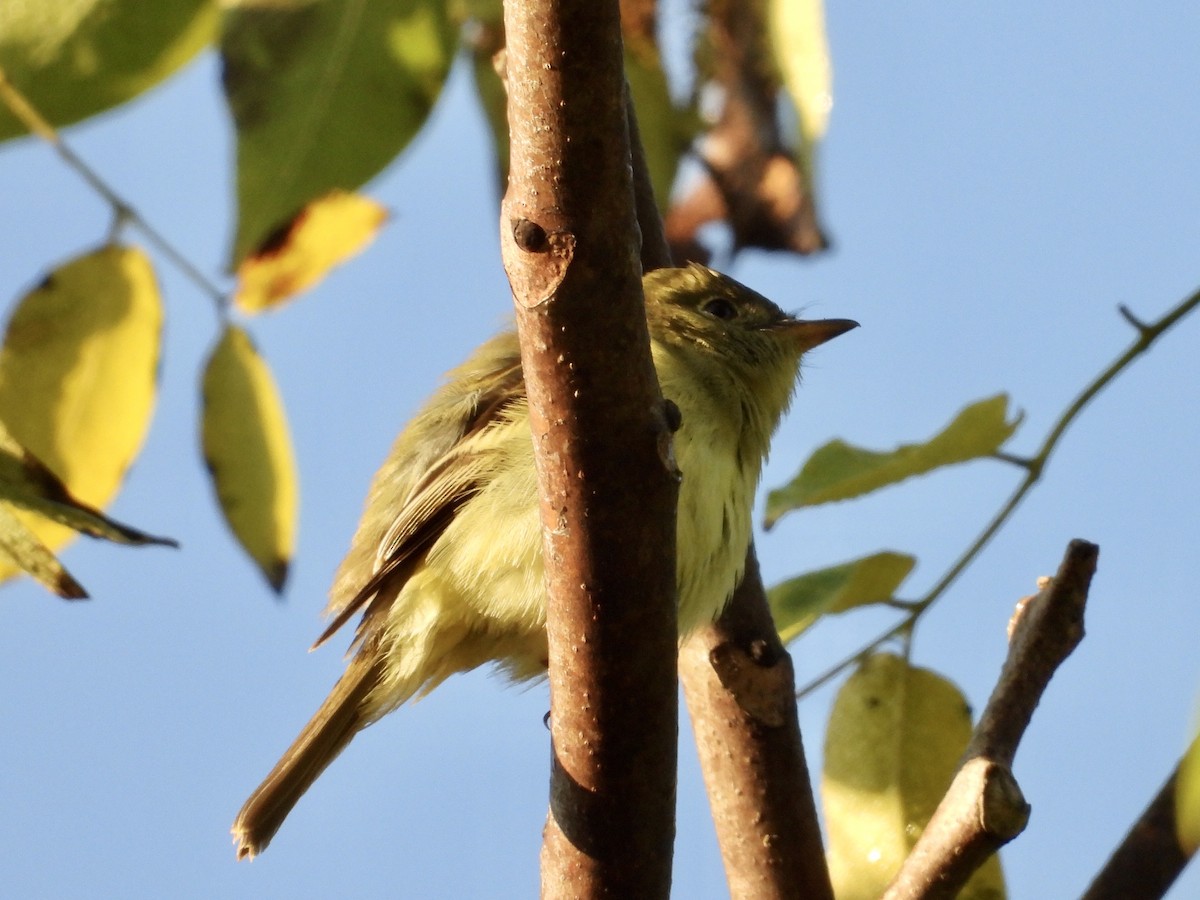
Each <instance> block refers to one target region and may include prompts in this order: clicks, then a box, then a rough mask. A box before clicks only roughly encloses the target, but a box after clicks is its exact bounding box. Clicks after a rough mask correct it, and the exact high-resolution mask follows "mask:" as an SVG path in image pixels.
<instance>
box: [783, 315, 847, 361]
mask: <svg viewBox="0 0 1200 900" xmlns="http://www.w3.org/2000/svg"><path fill="white" fill-rule="evenodd" d="M857 327H858V323H857V322H855V321H854V320H853V319H812V320H809V321H805V320H804V319H795V320H793V321H791V322H788V323H786V324H784V325H783V326H782V329H783V330H784V331H786V332H787V333H788V335H790V336H791V338H792V340H793V341H795V342H796V346H797V347H798V348H799V349H800V352H801V353H807V352H808V351H809V350H811V349H812V348H813V347H819V346H820V345H821V344H823V343H825V342H826V341H831V340H833V339H834V338H835V337H837V336H838V335H839V334H845V333H846V332H847V331H849V330H850V329H851V328H857Z"/></svg>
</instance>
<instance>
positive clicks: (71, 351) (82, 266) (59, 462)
mask: <svg viewBox="0 0 1200 900" xmlns="http://www.w3.org/2000/svg"><path fill="white" fill-rule="evenodd" d="M162 320H163V310H162V302H161V299H160V297H159V293H158V285H157V284H156V283H155V280H154V272H153V270H152V269H151V267H150V261H149V260H148V259H147V258H146V256H145V255H144V254H143V253H142V252H141V251H140V250H136V249H133V248H128V247H120V246H106V247H102V248H100V249H99V250H96V251H94V252H92V253H88V254H85V255H83V256H80V257H78V258H76V259H74V260H71V261H70V262H68V263H65V264H64V265H62V266H60V267H59V268H57V269H55V270H54V271H53V272H52V273H50V275H48V276H47V277H46V279H45V280H44V281H43V282H42V284H41V285H39V286H38V287H37V288H36V289H34V290H33V291H31V292H30V293H29V294H28V295H27V296H25V297H24V298H23V299H22V300H21V302H20V303H19V304H18V306H17V308H16V309H15V311H14V312H13V314H12V317H11V319H10V320H9V323H8V329H7V331H6V333H5V336H4V345H3V348H2V349H0V421H3V422H4V423H5V425H6V426H7V429H8V431H9V432H11V434H12V436H13V438H14V439H15V440H16V441H17V442H19V444H20V445H21V446H22V447H24V448H26V449H28V451H29V452H30V453H31V454H33V456H35V457H36V458H37V459H39V460H40V461H41V462H42V463H44V464H45V465H46V467H48V468H49V469H50V470H51V471H52V472H53V473H54V474H55V475H56V476H57V477H58V478H59V479H61V481H62V483H63V484H65V485H66V487H67V490H68V491H69V492H70V495H71V497H73V498H74V499H76V500H77V501H79V502H80V503H82V504H85V505H86V506H88V507H91V508H93V509H97V510H98V509H103V508H104V507H105V506H106V505H107V504H108V503H109V502H110V501H111V500H112V498H113V496H114V495H115V494H116V492H117V489H118V488H119V487H120V484H121V481H122V480H123V479H124V476H125V472H126V470H127V469H128V468H129V464H130V463H131V462H132V461H133V459H134V457H135V456H136V455H137V453H138V451H139V450H140V449H141V446H142V442H143V440H144V439H145V436H146V431H147V429H148V428H149V425H150V418H151V415H152V414H153V411H154V403H155V397H156V394H157V378H158V359H159V344H160V339H161V333H162ZM20 515H21V517H22V519H23V521H25V522H26V524H27V525H29V527H30V528H31V529H32V530H33V532H34V533H35V534H36V535H37V536H38V538H39V539H40V540H41V541H42V542H43V543H45V544H46V546H48V547H50V548H58V547H62V546H63V545H64V544H65V543H66V542H67V541H68V540H69V539H70V538H71V537H72V536H73V535H74V534H75V532H74V531H73V530H72V529H71V528H68V527H66V526H64V525H61V524H56V523H52V522H49V521H47V520H46V519H44V518H42V517H39V516H33V515H29V514H26V513H21V514H20ZM14 571H15V570H14V569H13V568H12V567H9V566H6V565H0V575H2V576H3V577H7V576H9V575H12V574H13V573H14Z"/></svg>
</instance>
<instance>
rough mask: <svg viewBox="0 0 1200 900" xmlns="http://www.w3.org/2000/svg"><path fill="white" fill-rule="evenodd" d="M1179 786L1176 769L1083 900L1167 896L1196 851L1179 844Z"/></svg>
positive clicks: (1115, 851)
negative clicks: (1176, 802)
mask: <svg viewBox="0 0 1200 900" xmlns="http://www.w3.org/2000/svg"><path fill="white" fill-rule="evenodd" d="M1178 784H1179V766H1176V767H1175V769H1174V771H1172V772H1171V775H1170V777H1169V778H1167V782H1166V784H1164V785H1163V786H1162V789H1161V790H1159V792H1158V793H1157V794H1156V795H1155V797H1154V799H1153V800H1151V801H1150V805H1149V806H1147V807H1146V809H1145V811H1144V812H1143V813H1142V815H1141V817H1140V818H1139V819H1138V820H1137V821H1136V822H1134V823H1133V827H1132V828H1130V829H1129V833H1128V834H1127V835H1125V839H1124V840H1123V841H1122V842H1121V846H1119V847H1117V849H1116V850H1114V851H1113V854H1112V856H1110V857H1109V859H1108V862H1107V863H1105V864H1104V868H1103V869H1101V870H1100V871H1099V873H1097V875H1096V878H1095V879H1094V880H1093V881H1092V883H1091V885H1089V886H1088V889H1087V892H1086V893H1085V894H1084V895H1083V898H1082V900H1151V898H1157V897H1162V896H1163V895H1165V894H1166V893H1167V891H1168V890H1169V889H1170V887H1171V885H1172V884H1174V883H1175V879H1176V878H1178V877H1179V873H1180V872H1182V871H1183V867H1184V866H1186V865H1187V864H1188V863H1189V862H1190V861H1191V859H1192V854H1193V853H1194V852H1195V850H1194V848H1185V847H1183V846H1182V845H1181V844H1180V841H1179V829H1178V821H1177V819H1176V815H1177V811H1176V808H1175V794H1176V790H1177V789H1178Z"/></svg>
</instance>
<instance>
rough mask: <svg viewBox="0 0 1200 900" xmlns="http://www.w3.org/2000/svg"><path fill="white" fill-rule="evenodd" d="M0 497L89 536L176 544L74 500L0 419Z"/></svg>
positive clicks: (124, 542)
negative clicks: (131, 526) (124, 523)
mask: <svg viewBox="0 0 1200 900" xmlns="http://www.w3.org/2000/svg"><path fill="white" fill-rule="evenodd" d="M0 501H3V502H4V503H8V504H11V505H12V506H15V507H18V508H20V509H24V510H29V511H31V512H35V513H38V514H40V515H42V516H44V517H45V518H47V519H50V520H52V521H55V522H59V523H60V524H63V525H66V526H67V527H68V528H71V529H73V530H74V531H78V532H81V533H83V534H88V535H91V536H92V537H98V538H105V539H106V540H110V541H116V542H117V543H122V544H167V545H169V546H177V545H176V543H175V541H173V540H171V539H170V538H160V537H154V536H153V535H150V534H146V533H145V532H142V531H138V530H137V529H136V528H130V527H129V526H128V525H123V524H121V523H120V522H117V521H115V520H114V519H110V518H108V516H106V515H104V514H103V513H102V512H100V511H99V510H97V509H93V508H92V507H90V506H88V505H87V504H86V503H81V502H79V501H78V500H76V499H75V498H74V497H72V496H71V493H70V491H68V490H67V486H66V485H65V484H63V483H62V481H61V480H60V479H59V477H58V476H57V475H55V474H54V473H53V472H51V471H50V469H48V468H47V467H46V466H45V465H44V464H43V463H42V461H41V460H39V459H38V458H37V457H36V456H34V455H33V454H32V453H30V452H29V451H28V450H26V449H25V448H24V447H22V446H21V445H20V444H19V443H18V442H17V440H16V439H15V438H14V437H13V436H12V435H11V434H9V432H8V429H6V428H5V427H4V423H3V422H0ZM47 552H48V551H47Z"/></svg>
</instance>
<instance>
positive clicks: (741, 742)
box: [680, 545, 833, 900]
mask: <svg viewBox="0 0 1200 900" xmlns="http://www.w3.org/2000/svg"><path fill="white" fill-rule="evenodd" d="M680 676H681V679H682V681H683V688H684V695H685V696H686V698H687V704H688V710H689V711H690V713H691V717H692V728H693V730H694V731H695V733H696V746H697V748H698V750H699V753H700V764H701V766H702V768H703V770H704V782H705V785H706V786H707V788H708V797H709V803H710V805H711V807H712V813H713V821H714V822H715V823H716V827H717V839H718V841H719V842H720V845H721V857H722V859H723V860H724V863H725V874H726V878H727V879H728V882H729V893H730V896H732V897H737V898H738V900H769V898H770V900H774V898H778V900H784V898H794V897H804V898H808V900H832V897H833V889H832V887H831V886H830V883H829V871H828V869H827V868H826V866H825V854H824V850H823V847H822V844H821V830H820V825H819V824H818V821H817V810H816V805H815V803H814V801H813V792H812V785H811V783H810V782H809V777H808V766H807V765H806V763H805V760H804V747H803V744H802V743H801V740H800V723H799V718H798V714H797V709H796V694H795V691H796V684H795V677H794V675H793V672H792V658H791V657H790V656H789V655H788V653H787V651H786V650H785V649H784V647H783V644H782V643H781V642H780V640H779V634H778V632H776V630H775V623H774V622H773V621H772V619H771V613H770V609H769V608H768V606H767V599H766V593H765V591H764V590H763V586H762V579H761V577H760V575H759V571H758V562H757V560H756V558H755V556H754V547H753V545H752V546H751V547H750V548H749V549H748V551H747V555H746V575H745V577H744V578H743V579H742V583H741V584H740V585H739V586H738V589H737V591H736V592H735V593H734V595H733V601H732V602H731V603H730V605H729V608H728V609H726V610H725V612H724V613H723V614H722V616H721V618H720V619H719V620H718V621H717V622H716V623H714V624H713V625H711V626H709V627H707V628H705V629H703V630H702V631H700V632H698V633H697V634H694V635H693V636H692V637H691V638H690V639H689V640H688V642H687V643H686V644H685V645H684V648H683V651H682V653H681V655H680Z"/></svg>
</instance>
